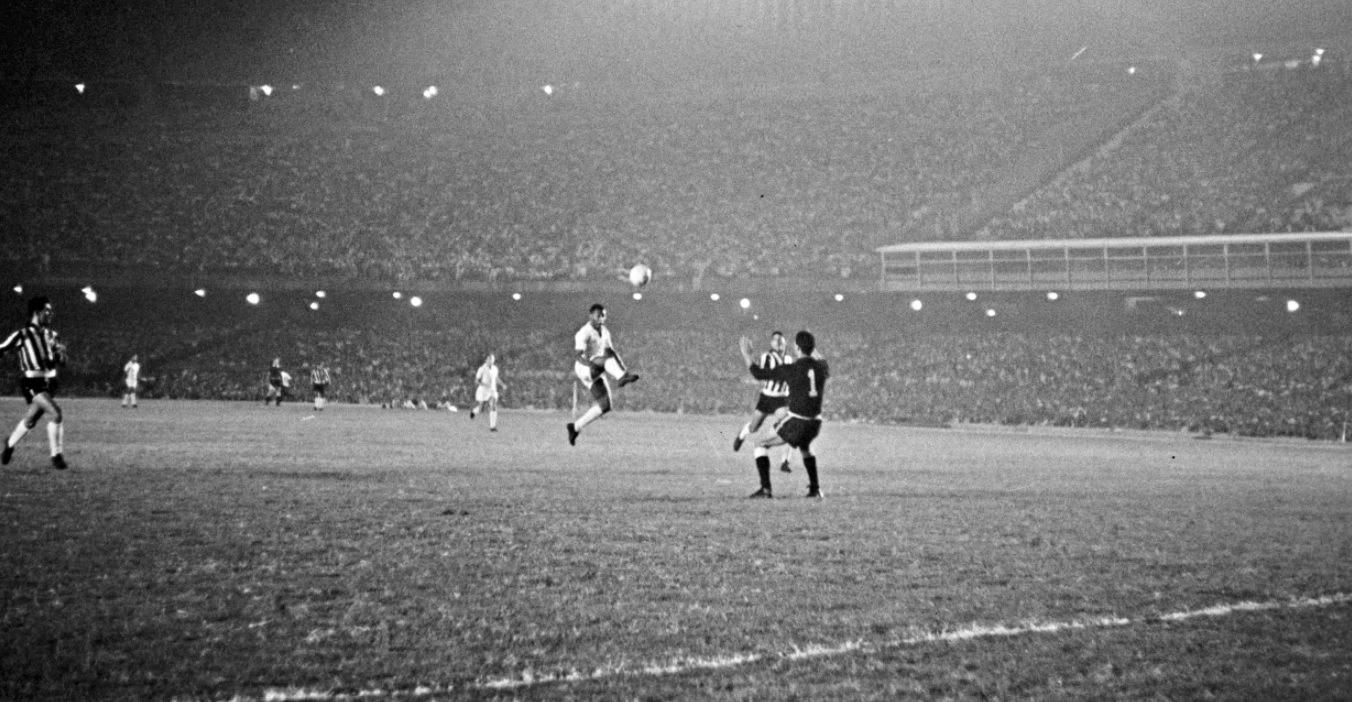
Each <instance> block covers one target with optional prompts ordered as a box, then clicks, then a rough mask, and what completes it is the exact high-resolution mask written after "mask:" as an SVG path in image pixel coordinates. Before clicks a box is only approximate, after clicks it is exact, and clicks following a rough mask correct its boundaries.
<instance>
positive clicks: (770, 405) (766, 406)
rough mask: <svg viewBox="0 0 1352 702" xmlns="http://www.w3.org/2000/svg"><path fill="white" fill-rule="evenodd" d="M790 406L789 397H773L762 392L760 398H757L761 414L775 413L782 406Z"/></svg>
mask: <svg viewBox="0 0 1352 702" xmlns="http://www.w3.org/2000/svg"><path fill="white" fill-rule="evenodd" d="M788 406H789V398H788V397H772V396H770V395H764V394H762V395H761V396H760V398H759V399H757V400H756V411H757V412H760V413H761V414H774V413H775V412H776V411H778V410H779V409H780V408H781V407H788Z"/></svg>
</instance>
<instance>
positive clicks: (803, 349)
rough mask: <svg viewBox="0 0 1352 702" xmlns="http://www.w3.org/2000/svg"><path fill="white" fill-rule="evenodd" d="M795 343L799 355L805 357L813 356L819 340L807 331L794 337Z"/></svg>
mask: <svg viewBox="0 0 1352 702" xmlns="http://www.w3.org/2000/svg"><path fill="white" fill-rule="evenodd" d="M793 343H794V345H795V346H797V347H798V353H801V354H802V355H804V356H811V355H812V351H813V350H814V349H816V348H817V338H816V337H814V336H812V332H810V331H808V330H806V329H804V330H803V331H800V332H798V333H797V334H795V335H794V336H793Z"/></svg>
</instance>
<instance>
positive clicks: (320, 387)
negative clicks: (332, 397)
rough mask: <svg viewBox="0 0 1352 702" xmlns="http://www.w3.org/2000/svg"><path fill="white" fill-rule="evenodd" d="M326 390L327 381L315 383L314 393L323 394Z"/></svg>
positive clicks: (327, 386)
mask: <svg viewBox="0 0 1352 702" xmlns="http://www.w3.org/2000/svg"><path fill="white" fill-rule="evenodd" d="M328 390H329V384H328V383H315V394H316V395H323V394H324V393H326V392H328Z"/></svg>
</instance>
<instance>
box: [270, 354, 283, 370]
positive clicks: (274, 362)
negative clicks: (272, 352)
mask: <svg viewBox="0 0 1352 702" xmlns="http://www.w3.org/2000/svg"><path fill="white" fill-rule="evenodd" d="M281 365H282V359H281V358H280V357H279V358H274V359H272V367H273V368H279V367H281Z"/></svg>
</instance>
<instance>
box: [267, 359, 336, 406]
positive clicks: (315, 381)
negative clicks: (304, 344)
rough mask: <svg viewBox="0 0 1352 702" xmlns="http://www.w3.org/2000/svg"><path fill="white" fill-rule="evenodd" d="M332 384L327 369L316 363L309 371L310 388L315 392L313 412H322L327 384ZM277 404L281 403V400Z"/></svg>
mask: <svg viewBox="0 0 1352 702" xmlns="http://www.w3.org/2000/svg"><path fill="white" fill-rule="evenodd" d="M331 382H333V377H332V376H330V375H329V367H328V366H326V365H324V362H323V361H320V362H319V363H316V364H315V365H314V367H313V368H311V369H310V387H311V388H312V389H313V390H314V391H315V411H316V412H323V411H324V405H326V404H328V401H329V400H328V393H329V383H331ZM277 402H278V403H279V404H280V403H281V398H278V400H277Z"/></svg>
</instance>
